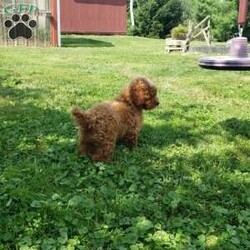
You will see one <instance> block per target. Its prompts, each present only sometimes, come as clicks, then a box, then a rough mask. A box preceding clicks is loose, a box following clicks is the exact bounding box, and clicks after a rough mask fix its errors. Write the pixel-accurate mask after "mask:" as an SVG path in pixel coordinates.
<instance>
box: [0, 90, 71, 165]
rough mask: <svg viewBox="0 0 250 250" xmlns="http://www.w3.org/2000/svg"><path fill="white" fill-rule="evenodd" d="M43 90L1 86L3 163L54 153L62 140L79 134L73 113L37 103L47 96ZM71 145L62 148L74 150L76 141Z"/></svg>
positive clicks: (0, 114)
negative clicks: (73, 146)
mask: <svg viewBox="0 0 250 250" xmlns="http://www.w3.org/2000/svg"><path fill="white" fill-rule="evenodd" d="M43 94H45V93H44V90H41V89H29V88H26V89H18V88H15V87H11V86H4V87H3V86H0V98H3V100H4V102H3V105H2V107H1V110H0V121H1V122H0V130H1V142H0V150H1V152H2V153H1V154H2V155H3V157H2V161H3V163H4V161H6V164H8V162H22V160H24V159H33V160H34V159H35V158H43V157H44V156H45V157H46V154H48V155H49V156H51V155H52V152H54V153H55V154H56V153H58V152H59V151H60V149H59V148H60V144H61V145H63V144H64V143H65V142H67V141H70V140H72V138H75V134H74V133H75V131H74V125H73V121H72V119H71V117H70V114H69V113H65V112H61V111H59V110H56V109H51V108H41V107H39V106H35V105H33V102H37V103H39V102H41V101H42V100H43V97H42V95H43ZM27 100H32V102H30V101H27ZM71 144H72V143H71ZM68 146H69V148H68V149H66V148H65V145H63V148H62V149H61V151H65V154H67V152H68V151H70V152H72V145H70V143H69V145H68Z"/></svg>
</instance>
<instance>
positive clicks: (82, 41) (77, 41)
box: [62, 36, 114, 48]
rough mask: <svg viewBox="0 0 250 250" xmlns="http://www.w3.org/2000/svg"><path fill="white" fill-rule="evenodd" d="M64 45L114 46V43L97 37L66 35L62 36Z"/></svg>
mask: <svg viewBox="0 0 250 250" xmlns="http://www.w3.org/2000/svg"><path fill="white" fill-rule="evenodd" d="M62 47H100V48H101V47H114V45H113V44H112V43H109V42H104V41H100V40H97V39H91V38H84V37H77V36H69V37H67V36H65V37H62Z"/></svg>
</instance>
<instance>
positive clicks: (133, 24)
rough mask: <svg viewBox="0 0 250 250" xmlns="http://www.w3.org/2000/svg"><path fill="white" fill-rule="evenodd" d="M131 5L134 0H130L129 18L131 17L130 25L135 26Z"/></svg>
mask: <svg viewBox="0 0 250 250" xmlns="http://www.w3.org/2000/svg"><path fill="white" fill-rule="evenodd" d="M133 7H134V0H130V19H131V25H132V26H135V20H134V10H133Z"/></svg>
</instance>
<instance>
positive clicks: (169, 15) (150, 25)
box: [132, 0, 182, 38]
mask: <svg viewBox="0 0 250 250" xmlns="http://www.w3.org/2000/svg"><path fill="white" fill-rule="evenodd" d="M134 15H135V27H134V29H133V30H132V34H133V35H139V36H146V37H160V38H164V37H165V36H166V35H167V34H169V33H170V31H171V29H172V28H173V27H175V26H177V25H178V24H179V23H180V21H181V16H182V7H181V1H180V0H167V1H166V0H148V1H144V0H137V1H135V6H134Z"/></svg>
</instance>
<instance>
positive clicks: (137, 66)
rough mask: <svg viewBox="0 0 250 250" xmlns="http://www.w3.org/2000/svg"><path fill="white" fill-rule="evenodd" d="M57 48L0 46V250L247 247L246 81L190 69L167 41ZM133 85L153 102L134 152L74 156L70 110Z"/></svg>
mask: <svg viewBox="0 0 250 250" xmlns="http://www.w3.org/2000/svg"><path fill="white" fill-rule="evenodd" d="M62 44H63V47H62V48H28V47H0V249H9V250H13V249H20V250H27V249H32V250H34V249H41V250H49V249H55V250H56V249H67V250H71V249H90V250H92V249H99V250H106V249H110V250H116V249H117V250H126V249H129V250H139V249H148V250H162V249H171V250H175V249H176V250H177V249H178V250H195V249H198V250H200V249H211V250H214V249H218V250H221V249H225V250H233V249H237V250H238V249H249V246H250V238H249V235H250V174H249V169H250V72H247V71H245V72H235V71H211V70H205V69H202V68H199V66H198V59H199V57H201V56H202V55H201V54H191V53H187V54H181V53H178V52H177V53H170V54H166V53H165V52H164V40H156V39H146V38H136V37H120V36H108V37H95V36H64V37H63V40H62ZM137 76H146V77H148V78H150V79H151V80H153V81H154V82H155V84H156V86H157V87H158V92H159V99H160V106H159V107H158V108H157V109H154V110H152V111H149V112H145V113H144V124H143V128H142V131H141V134H140V137H139V143H138V147H136V148H135V149H133V150H129V149H128V148H126V147H125V146H124V145H123V144H118V145H117V148H116V151H115V155H114V159H113V161H112V163H109V164H103V163H97V164H93V163H92V162H91V161H89V159H88V158H87V157H86V158H81V159H80V158H78V157H77V154H76V145H77V136H76V134H77V133H76V129H75V126H74V122H73V120H72V117H71V114H70V112H71V109H72V107H74V106H78V105H79V106H81V107H82V108H89V107H90V106H91V105H93V104H95V103H97V102H100V101H104V100H108V99H112V98H113V97H114V96H116V95H117V94H118V93H119V91H120V90H121V88H122V87H123V86H124V85H125V84H127V83H129V82H130V81H131V80H132V79H133V78H134V77H137Z"/></svg>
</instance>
